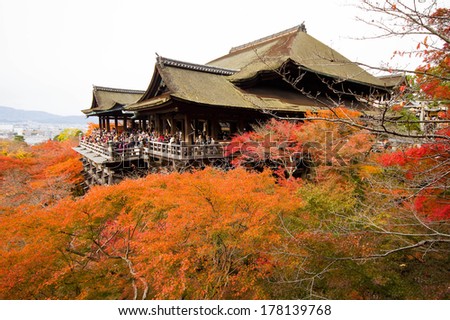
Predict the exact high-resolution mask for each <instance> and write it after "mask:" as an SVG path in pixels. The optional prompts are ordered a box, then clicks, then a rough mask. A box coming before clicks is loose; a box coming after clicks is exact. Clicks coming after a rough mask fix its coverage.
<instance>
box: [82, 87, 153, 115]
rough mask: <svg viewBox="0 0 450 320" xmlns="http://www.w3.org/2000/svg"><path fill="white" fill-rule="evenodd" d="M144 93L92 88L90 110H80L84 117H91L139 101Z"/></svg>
mask: <svg viewBox="0 0 450 320" xmlns="http://www.w3.org/2000/svg"><path fill="white" fill-rule="evenodd" d="M144 92H145V91H140V90H129V89H119V88H108V87H100V86H93V90H92V104H91V108H90V109H85V110H82V112H83V113H84V114H86V115H88V116H89V115H93V114H96V113H102V112H106V111H110V110H113V109H114V108H116V107H122V106H125V105H127V104H131V103H134V102H136V101H137V100H139V98H140V97H141V96H142V95H143V94H144Z"/></svg>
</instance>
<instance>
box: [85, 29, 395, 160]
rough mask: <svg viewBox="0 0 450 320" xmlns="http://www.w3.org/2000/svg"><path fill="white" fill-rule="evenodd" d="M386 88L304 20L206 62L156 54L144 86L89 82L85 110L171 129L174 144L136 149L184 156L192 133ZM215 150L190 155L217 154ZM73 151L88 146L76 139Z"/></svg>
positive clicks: (350, 102)
mask: <svg viewBox="0 0 450 320" xmlns="http://www.w3.org/2000/svg"><path fill="white" fill-rule="evenodd" d="M391 88H392V83H390V82H389V81H387V80H386V79H385V80H383V79H381V78H377V77H375V76H373V75H371V74H369V73H368V72H366V71H365V70H364V69H362V68H361V67H360V66H358V65H357V64H355V63H353V62H351V61H350V60H348V59H347V58H345V57H344V56H342V55H341V54H339V53H338V52H336V51H335V50H333V49H331V48H330V47H328V46H326V45H325V44H323V43H321V42H320V41H318V40H317V39H315V38H313V37H312V36H310V35H309V34H308V33H307V32H306V28H305V26H304V25H303V24H302V25H300V26H296V27H294V28H290V29H288V30H285V31H282V32H279V33H276V34H273V35H270V36H267V37H264V38H261V39H258V40H255V41H252V42H250V43H246V44H243V45H240V46H237V47H234V48H231V50H230V51H229V53H228V54H226V55H224V56H222V57H219V58H217V59H215V60H213V61H211V62H208V63H206V64H196V63H190V62H184V61H178V60H173V59H169V58H166V57H161V56H157V57H156V63H155V67H154V72H153V76H152V78H151V80H150V83H149V85H148V87H147V90H145V92H142V91H135V90H122V89H112V88H104V87H94V92H93V100H92V105H91V108H90V109H86V110H83V113H85V114H86V115H87V116H97V117H98V119H99V125H100V128H101V129H104V130H109V129H110V127H111V124H112V123H114V127H115V128H118V129H120V130H124V131H126V130H129V129H136V130H143V131H147V132H158V133H162V134H169V135H176V136H177V137H178V138H179V141H180V143H179V147H177V148H175V147H174V146H173V145H171V146H170V148H169V146H167V145H166V146H164V145H154V144H151V145H150V146H148V147H146V150H145V151H144V153H145V154H142V155H141V157H143V158H144V159H149V158H151V157H155V156H156V157H160V158H161V159H166V160H167V159H169V160H180V161H181V160H183V161H189V160H192V158H193V157H195V150H194V149H189V148H194V147H193V146H194V145H195V142H196V139H197V137H198V136H203V137H205V136H207V137H209V138H211V139H212V141H215V142H216V143H219V142H224V141H227V140H228V139H229V138H230V137H231V136H232V135H233V134H236V133H240V132H244V131H246V130H251V128H252V124H255V123H257V122H261V121H264V120H267V119H268V118H270V117H273V116H280V117H288V118H302V117H303V116H304V113H305V112H306V111H314V110H318V109H320V108H324V107H325V106H328V107H329V106H338V105H345V106H347V107H350V108H364V105H363V104H362V103H361V102H360V101H361V100H364V98H366V99H367V98H368V97H377V98H380V97H383V96H386V95H389V92H390V89H391ZM174 148H175V149H174ZM181 148H187V149H181ZM215 150H216V151H217V150H219V152H218V153H217V152H216V153H214V155H213V154H211V153H203V154H199V153H197V156H196V159H198V158H202V157H203V158H206V157H207V158H208V159H210V158H211V157H212V156H213V157H223V153H222V154H220V150H221V149H220V148H216V149H215ZM77 151H79V152H80V153H81V154H83V155H84V156H85V154H86V153H87V152H90V151H89V150H88V148H87V147H83V146H81V145H80V147H78V149H77ZM110 151H111V150H110ZM111 157H112V156H111ZM111 157H110V159H109V160H108V161H115V160H113V159H112V158H111ZM105 161H106V160H105Z"/></svg>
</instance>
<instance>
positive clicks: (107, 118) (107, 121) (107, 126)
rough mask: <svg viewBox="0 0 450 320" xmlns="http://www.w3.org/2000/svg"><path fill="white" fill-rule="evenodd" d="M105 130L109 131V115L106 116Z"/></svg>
mask: <svg viewBox="0 0 450 320" xmlns="http://www.w3.org/2000/svg"><path fill="white" fill-rule="evenodd" d="M105 121H106V131H108V132H110V131H111V124H110V123H109V116H106V119H105Z"/></svg>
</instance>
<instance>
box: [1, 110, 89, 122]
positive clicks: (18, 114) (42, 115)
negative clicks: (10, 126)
mask: <svg viewBox="0 0 450 320" xmlns="http://www.w3.org/2000/svg"><path fill="white" fill-rule="evenodd" d="M28 121H32V122H39V123H51V124H86V123H88V122H92V120H88V119H87V118H86V117H85V116H81V115H80V116H59V115H56V114H52V113H48V112H43V111H28V110H20V109H14V108H10V107H2V106H0V122H1V123H17V122H28Z"/></svg>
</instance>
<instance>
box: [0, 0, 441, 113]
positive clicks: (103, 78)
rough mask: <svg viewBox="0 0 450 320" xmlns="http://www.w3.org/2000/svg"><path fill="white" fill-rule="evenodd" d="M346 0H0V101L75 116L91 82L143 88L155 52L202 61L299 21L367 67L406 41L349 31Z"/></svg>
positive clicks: (349, 1)
mask: <svg viewBox="0 0 450 320" xmlns="http://www.w3.org/2000/svg"><path fill="white" fill-rule="evenodd" d="M425 1H426V0H425ZM442 2H443V3H446V4H447V5H448V4H450V0H443V1H441V3H442ZM355 3H358V0H335V1H332V0H226V1H211V0H209V1H207V0H159V1H153V0H71V1H69V0H0V106H9V107H13V108H18V109H26V110H41V111H47V112H51V113H56V114H60V115H81V112H80V110H81V109H86V108H89V107H90V103H91V98H92V85H99V86H109V87H119V88H127V89H141V90H145V89H146V88H147V85H148V83H149V81H150V78H151V76H152V73H153V68H154V64H155V52H157V53H158V54H159V55H161V56H164V57H169V58H173V59H178V60H184V61H188V62H194V63H207V62H208V61H210V60H213V59H214V58H217V57H219V56H222V55H224V54H226V53H227V52H228V51H229V49H230V48H231V47H233V46H237V45H240V44H243V43H246V42H249V41H252V40H256V39H258V38H261V37H264V36H267V35H270V34H273V33H276V32H279V31H282V30H284V29H287V28H290V27H293V26H296V25H298V24H300V23H302V22H303V21H305V24H306V27H307V30H308V33H309V34H310V35H312V36H313V37H315V38H316V39H318V40H320V41H322V42H324V43H325V44H327V45H329V46H331V47H332V48H334V49H335V50H337V51H339V52H340V53H342V54H343V55H344V56H346V57H347V58H349V59H351V60H357V61H360V62H366V63H368V64H372V65H375V66H378V65H380V64H381V63H384V62H388V61H389V60H390V58H391V56H392V52H393V51H394V50H397V49H400V48H402V47H403V48H404V47H405V46H413V44H412V42H411V41H410V42H406V43H402V44H400V43H399V42H398V40H395V41H392V40H382V41H368V40H364V41H360V40H353V39H352V38H355V37H361V36H364V35H367V34H373V33H375V32H376V30H374V29H370V28H368V27H367V26H366V25H364V24H361V23H358V22H356V20H355V16H359V17H362V18H366V17H365V15H366V16H367V13H365V12H361V11H359V10H358V9H356V8H355V7H354V6H352V5H354V4H355ZM367 18H370V17H367ZM400 45H401V46H402V47H400Z"/></svg>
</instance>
